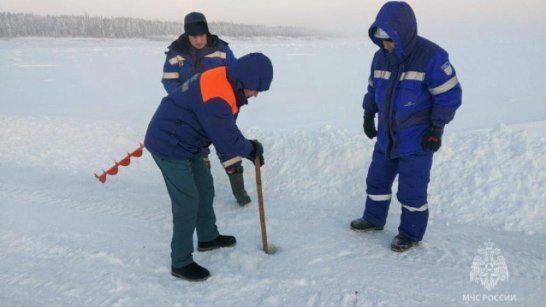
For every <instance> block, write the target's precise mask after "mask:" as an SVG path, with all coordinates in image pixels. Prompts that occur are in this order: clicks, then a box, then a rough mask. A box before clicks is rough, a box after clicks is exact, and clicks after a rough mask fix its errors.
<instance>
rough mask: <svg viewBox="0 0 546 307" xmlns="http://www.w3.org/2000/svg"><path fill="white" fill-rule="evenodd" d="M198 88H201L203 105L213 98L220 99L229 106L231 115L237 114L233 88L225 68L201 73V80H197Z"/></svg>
mask: <svg viewBox="0 0 546 307" xmlns="http://www.w3.org/2000/svg"><path fill="white" fill-rule="evenodd" d="M199 87H200V88H201V97H202V99H203V103H207V102H209V101H210V100H211V99H214V98H220V99H222V100H224V101H225V102H226V103H227V104H228V105H229V106H230V108H231V112H232V113H233V115H235V114H237V112H239V108H238V107H237V99H236V98H235V93H234V92H233V88H232V87H231V84H230V83H229V81H228V79H227V70H226V67H225V66H222V67H217V68H213V69H210V70H207V71H205V72H203V73H202V74H201V79H200V80H199Z"/></svg>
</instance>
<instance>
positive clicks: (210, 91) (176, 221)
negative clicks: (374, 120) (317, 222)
mask: <svg viewBox="0 0 546 307" xmlns="http://www.w3.org/2000/svg"><path fill="white" fill-rule="evenodd" d="M272 80H273V66H272V64H271V61H270V60H269V58H267V57H266V56H265V55H263V54H261V53H251V54H248V55H245V56H243V57H241V58H240V59H239V60H237V61H235V62H234V63H233V64H232V65H230V66H227V67H225V66H223V67H218V68H213V69H210V70H207V71H205V72H203V73H198V74H195V75H194V76H193V77H192V78H190V79H189V80H187V81H186V82H184V83H183V84H182V85H181V86H180V87H179V88H177V89H175V90H173V91H171V92H170V93H169V95H168V96H167V97H165V98H163V100H162V101H161V104H160V105H159V107H158V109H157V111H156V112H155V114H154V116H153V117H152V119H151V121H150V124H149V126H148V130H147V132H146V137H145V146H146V148H147V149H148V150H149V151H150V153H151V154H152V157H153V159H154V160H155V162H156V163H157V165H158V166H159V169H160V170H161V173H162V175H163V178H164V180H165V184H166V186H167V191H168V193H169V196H170V198H171V204H172V214H173V237H172V241H171V260H172V265H171V274H172V275H173V276H175V277H179V278H183V279H187V280H191V281H197V280H204V279H206V278H208V277H209V275H210V273H209V271H208V270H207V269H205V268H203V267H201V266H199V265H198V264H197V263H195V262H194V261H193V256H192V253H193V232H194V230H197V239H198V244H197V246H198V250H199V251H207V250H211V249H215V248H219V247H228V246H233V245H235V243H236V239H235V237H233V236H224V235H220V233H219V232H218V229H217V227H216V218H215V214H214V209H213V198H214V186H213V180H212V176H211V173H210V169H209V168H207V166H206V165H205V162H204V160H203V156H202V150H203V148H207V147H208V146H210V145H211V144H213V145H214V146H215V148H216V150H217V151H220V152H223V153H226V154H228V155H231V156H234V157H235V156H241V157H246V158H248V159H250V160H251V161H253V162H254V161H255V160H256V159H257V158H258V159H259V161H260V165H263V163H264V160H263V147H262V145H261V144H260V142H258V141H257V140H247V139H246V138H245V137H244V136H243V134H242V133H241V131H239V129H238V128H237V125H236V123H235V116H236V115H237V113H238V112H239V108H240V107H242V106H243V105H244V104H246V103H247V99H248V98H250V97H256V96H257V95H258V93H259V92H262V91H267V90H268V89H269V86H270V84H271V81H272Z"/></svg>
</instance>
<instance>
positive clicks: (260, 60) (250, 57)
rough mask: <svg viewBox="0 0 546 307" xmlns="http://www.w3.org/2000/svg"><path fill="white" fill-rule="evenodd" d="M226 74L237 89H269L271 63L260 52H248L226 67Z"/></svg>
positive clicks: (271, 70) (260, 90)
mask: <svg viewBox="0 0 546 307" xmlns="http://www.w3.org/2000/svg"><path fill="white" fill-rule="evenodd" d="M227 75H228V79H229V80H230V82H231V84H234V85H236V89H237V90H243V89H247V90H256V91H259V92H263V91H267V90H269V86H270V85H271V81H272V80H273V64H272V63H271V60H269V58H268V57H267V56H265V55H264V54H262V53H250V54H247V55H245V56H243V57H241V58H239V59H238V60H237V61H235V62H234V63H233V64H231V65H229V66H228V67H227Z"/></svg>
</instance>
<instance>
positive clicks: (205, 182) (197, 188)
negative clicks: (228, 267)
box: [152, 154, 219, 268]
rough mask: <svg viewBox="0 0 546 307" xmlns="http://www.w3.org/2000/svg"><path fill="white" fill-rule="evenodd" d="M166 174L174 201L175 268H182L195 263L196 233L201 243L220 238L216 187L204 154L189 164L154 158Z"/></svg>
mask: <svg viewBox="0 0 546 307" xmlns="http://www.w3.org/2000/svg"><path fill="white" fill-rule="evenodd" d="M152 157H153V158H154V160H155V162H156V164H157V166H159V169H160V170H161V173H162V174H163V179H164V180H165V184H166V186H167V191H168V192H169V196H170V198H171V205H172V215H173V237H172V240H171V261H172V266H173V267H175V268H180V267H183V266H186V265H188V264H190V263H192V262H193V257H192V253H193V232H194V231H195V230H197V239H198V240H199V241H201V242H206V241H212V240H214V239H216V237H218V235H219V233H218V229H217V227H216V217H215V215H214V208H213V207H212V202H213V199H214V184H213V180H212V175H211V173H210V170H209V169H208V168H207V166H206V165H205V163H204V161H203V156H202V155H201V154H197V155H194V156H193V157H192V158H191V159H188V160H164V159H161V158H159V157H157V156H154V155H153V154H152Z"/></svg>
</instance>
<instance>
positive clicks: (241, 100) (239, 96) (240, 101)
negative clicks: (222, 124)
mask: <svg viewBox="0 0 546 307" xmlns="http://www.w3.org/2000/svg"><path fill="white" fill-rule="evenodd" d="M227 78H228V81H229V84H231V87H232V88H233V92H234V93H235V99H236V100H237V107H238V108H239V110H240V109H241V107H242V106H244V105H245V104H248V98H246V96H245V92H244V89H243V85H242V84H241V82H239V80H237V79H235V78H234V77H233V76H232V75H231V74H230V69H229V66H228V67H227Z"/></svg>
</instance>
